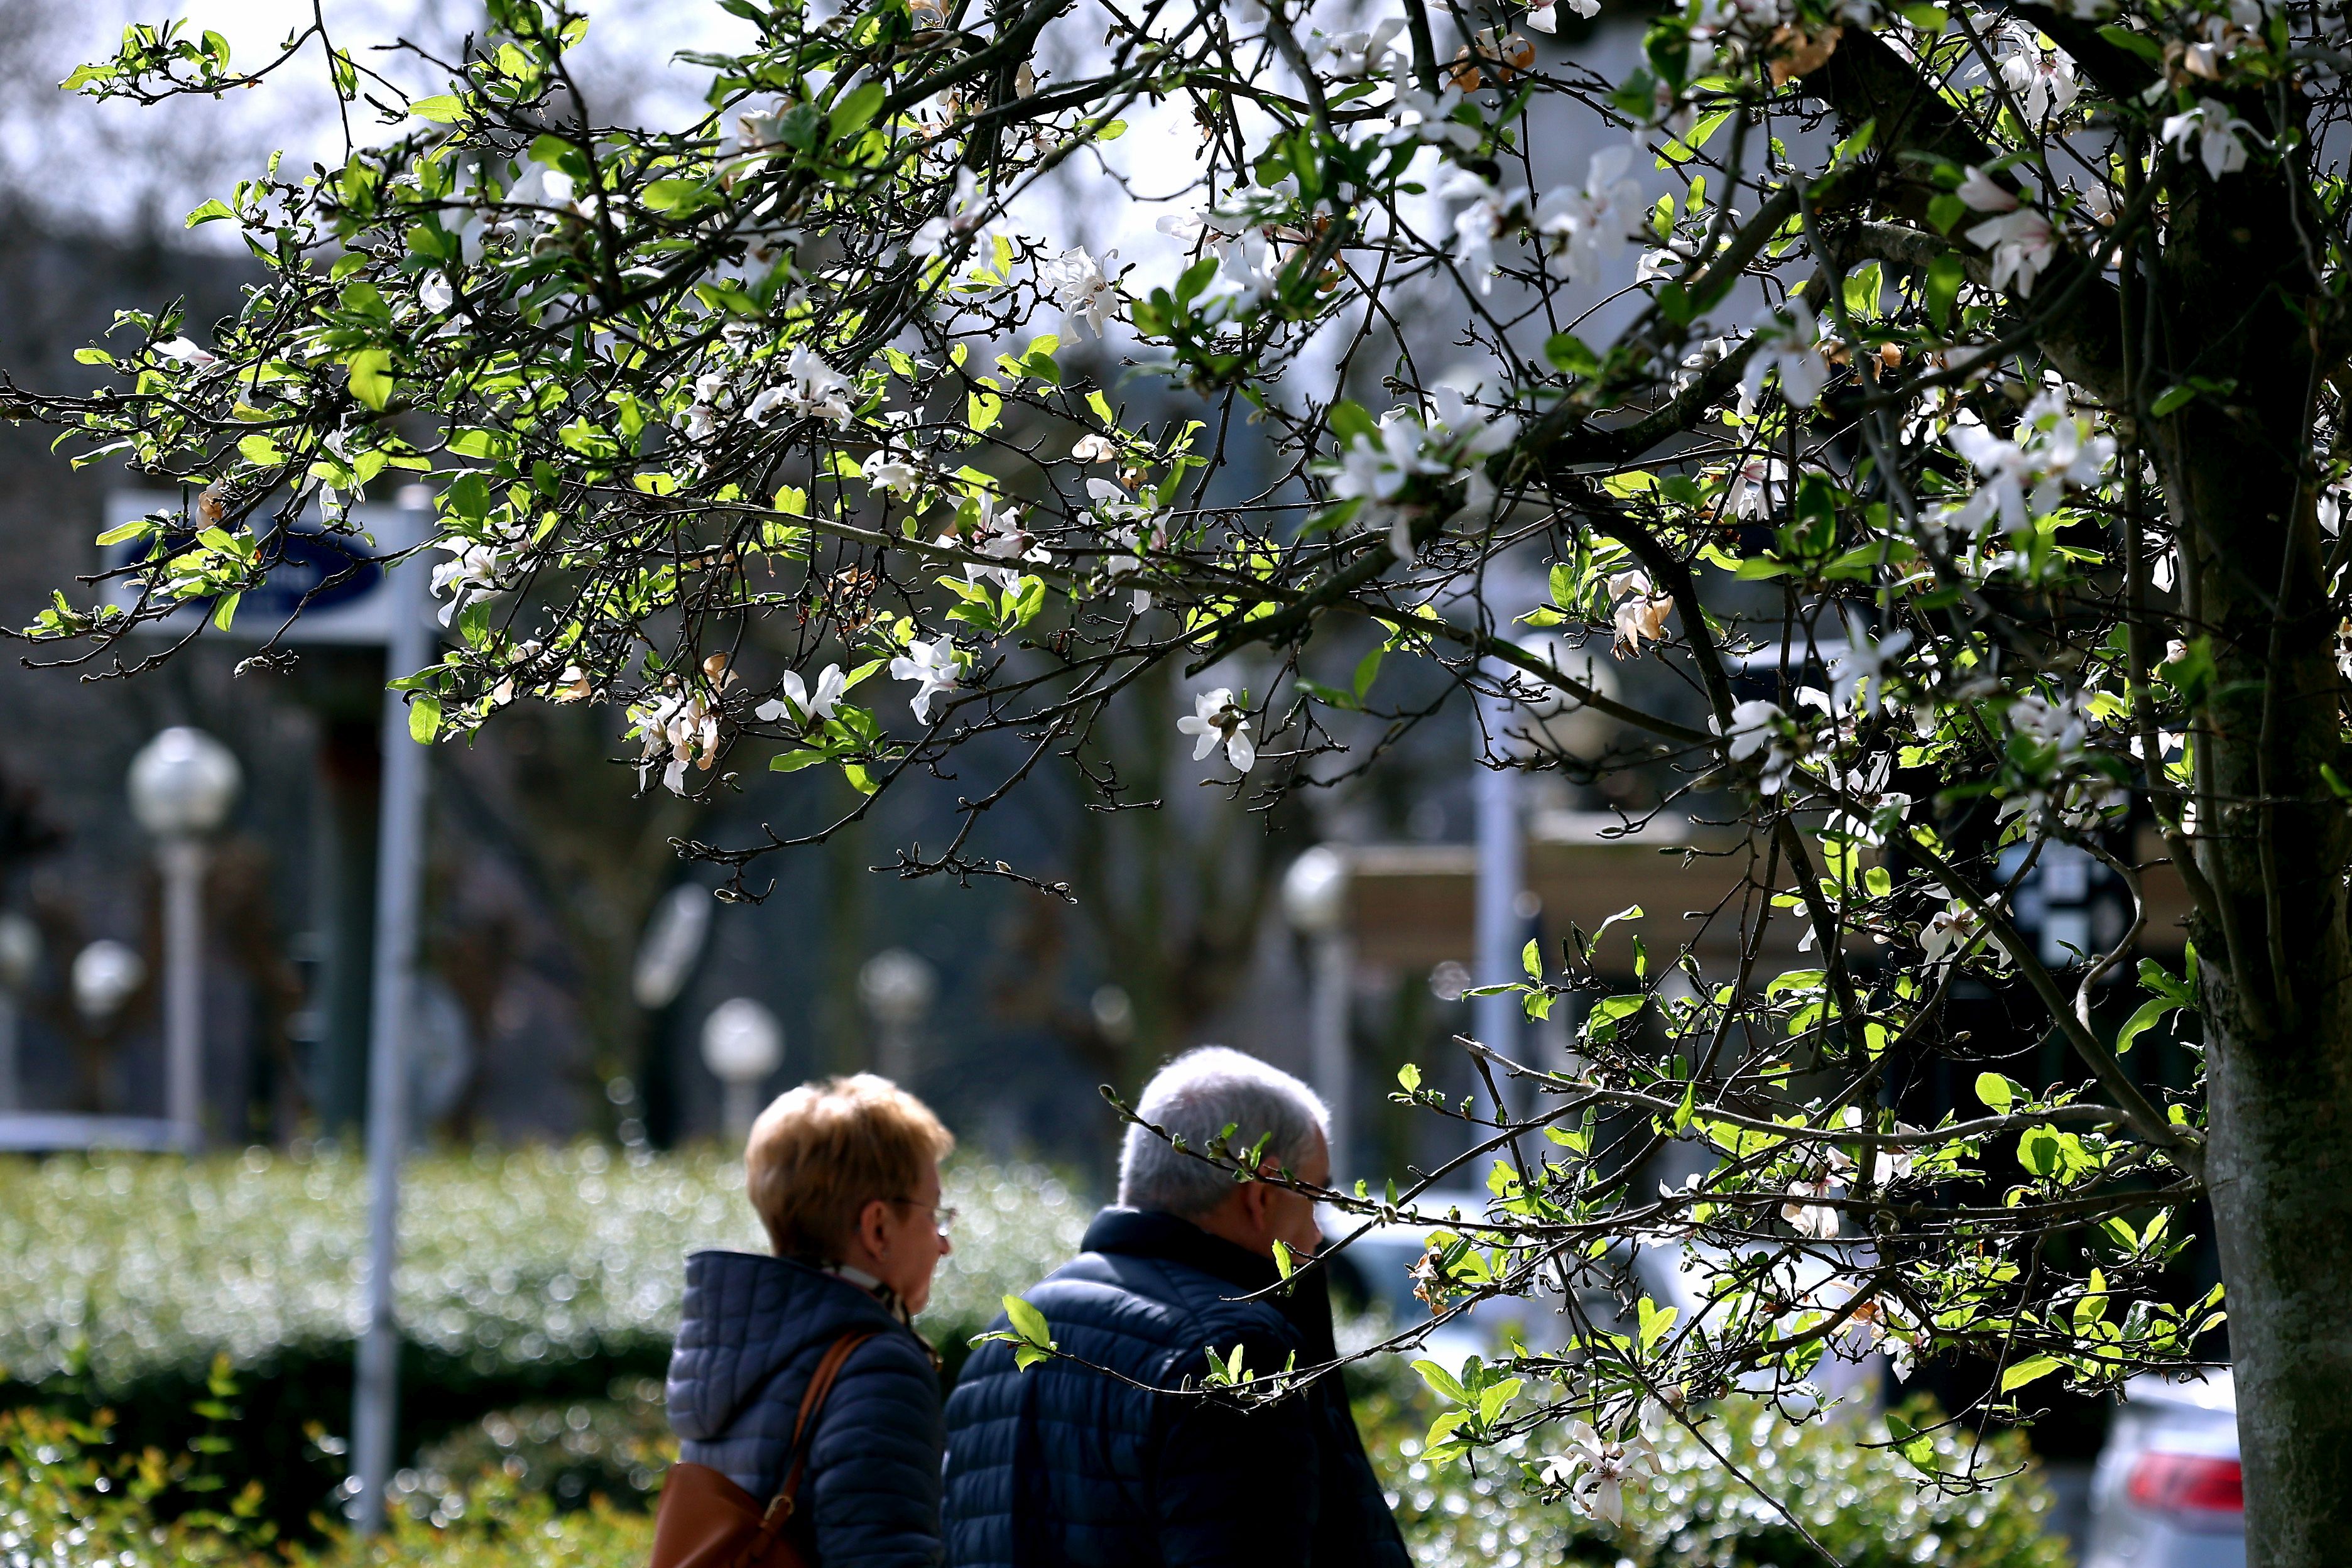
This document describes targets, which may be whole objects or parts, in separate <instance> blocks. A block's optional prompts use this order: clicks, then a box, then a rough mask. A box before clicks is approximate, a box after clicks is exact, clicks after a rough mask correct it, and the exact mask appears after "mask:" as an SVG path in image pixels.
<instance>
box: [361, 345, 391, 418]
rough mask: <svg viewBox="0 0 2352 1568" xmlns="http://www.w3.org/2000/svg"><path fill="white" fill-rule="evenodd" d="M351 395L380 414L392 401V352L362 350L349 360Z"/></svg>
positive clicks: (388, 350) (387, 350) (385, 350)
mask: <svg viewBox="0 0 2352 1568" xmlns="http://www.w3.org/2000/svg"><path fill="white" fill-rule="evenodd" d="M351 379H352V396H353V397H356V398H358V399H359V400H360V401H361V402H362V403H363V404H365V405H367V406H368V407H370V408H373V409H375V410H376V411H377V412H379V413H381V412H382V411H383V406H384V405H385V404H387V403H390V402H391V401H392V385H393V383H392V351H391V350H390V349H362V350H361V351H360V352H359V353H355V354H353V355H352V358H351Z"/></svg>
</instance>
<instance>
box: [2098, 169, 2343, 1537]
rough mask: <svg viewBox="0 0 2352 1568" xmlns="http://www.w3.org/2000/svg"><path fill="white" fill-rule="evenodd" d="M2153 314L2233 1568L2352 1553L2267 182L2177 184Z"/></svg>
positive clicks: (2315, 625)
mask: <svg viewBox="0 0 2352 1568" xmlns="http://www.w3.org/2000/svg"><path fill="white" fill-rule="evenodd" d="M2174 192H2175V199H2174V203H2173V209H2172V226H2171V233H2170V238H2169V242H2168V245H2167V246H2166V250H2165V257H2164V260H2163V262H2162V264H2161V266H2162V273H2163V276H2162V277H2161V279H2159V281H2158V287H2157V289H2156V290H2155V294H2154V297H2155V300H2156V301H2157V303H2158V311H2159V315H2160V316H2161V317H2162V318H2163V319H2162V320H2161V321H2160V322H2159V326H2160V328H2161V332H2160V334H2158V333H2151V334H2150V336H2151V338H2156V339H2158V340H2159V342H2160V345H2161V346H2160V347H2159V348H2158V352H2157V353H2156V355H2155V359H2156V363H2157V368H2158V377H2156V378H2144V387H2143V391H2144V392H2147V391H2150V390H2160V389H2161V388H2162V387H2163V386H2164V385H2166V384H2188V383H2189V380H2190V378H2192V377H2194V378H2198V379H2199V380H2200V381H2201V382H2202V383H2203V384H2205V385H2207V386H2209V387H2212V386H2218V387H2221V388H2223V389H2225V390H2222V391H2219V392H2208V393H2205V394H2202V395H2200V396H2198V397H2197V398H2196V399H2195V400H2194V401H2193V402H2191V403H2190V404H2189V405H2188V406H2187V407H2185V408H2184V409H2182V410H2181V411H2180V412H2179V413H2178V414H2176V415H2174V416H2172V417H2171V418H2169V419H2168V420H2165V421H2163V422H2161V424H2160V425H2159V426H2158V428H2157V429H2156V430H2155V431H2154V432H2153V435H2154V437H2155V446H2156V449H2157V452H2158V457H2159V459H2160V460H2161V461H2162V462H2163V464H2164V466H2165V468H2166V470H2167V472H2166V481H2167V483H2166V489H2167V492H2168V496H2169V498H2170V500H2171V504H2172V506H2173V509H2174V519H2175V521H2176V522H2177V523H2178V524H2179V529H2180V536H2181V545H2182V555H2183V561H2182V573H2181V582H2182V586H2183V589H2184V591H2185V595H2186V602H2185V604H2184V605H2183V609H2184V611H2185V612H2186V613H2185V616H2184V617H2183V618H2184V620H2185V621H2186V622H2187V624H2188V626H2189V627H2190V628H2191V630H2190V635H2191V636H2195V635H2198V633H2200V632H2201V633H2202V634H2203V635H2204V636H2205V637H2207V638H2208V639H2209V640H2210V647H2211V651H2212V657H2213V664H2214V679H2213V684H2212V688H2211V690H2210V695H2209V696H2208V697H2207V698H2206V700H2205V701H2204V702H2203V704H2202V707H2201V724H2200V732H2199V734H2198V738H2197V742H2196V744H2197V752H2198V755H2197V764H2198V765H2197V778H2196V794H2197V800H2198V811H2199V818H2198V821H2197V823H2196V827H2195V831H2196V836H2197V839H2198V845H2199V849H2198V861H2199V866H2200V868H2201V869H2202V871H2203V872H2204V875H2205V879H2207V881H2208V882H2210V885H2211V889H2212V900H2213V908H2212V909H2211V910H2210V911H2208V912H2207V913H2206V914H2204V915H2202V916H2200V919H2199V920H2198V921H2197V922H2196V927H2197V929H2196V935H2197V942H2198V949H2199V952H2200V956H2201V957H2202V958H2203V960H2204V963H2203V974H2204V981H2205V996H2204V1000H2205V1007H2204V1013H2205V1018H2206V1023H2207V1033H2208V1044H2207V1053H2206V1058H2207V1059H2206V1071H2207V1082H2208V1094H2209V1100H2208V1110H2209V1114H2210V1146H2209V1150H2208V1153H2207V1160H2206V1170H2205V1175H2206V1180H2207V1183H2208V1184H2209V1187H2210V1192H2211V1194H2212V1202H2213V1212H2214V1220H2215V1225H2216V1229H2217V1232H2218V1239H2219V1242H2220V1246H2221V1271H2222V1278H2223V1282H2224V1284H2225V1286H2226V1289H2227V1297H2228V1307H2229V1312H2230V1344H2231V1358H2232V1361H2233V1363H2234V1365H2235V1371H2236V1379H2237V1394H2238V1431H2239V1439H2240V1442H2241V1444H2242V1452H2243V1458H2244V1466H2245V1480H2246V1531H2247V1543H2246V1544H2247V1561H2248V1563H2250V1564H2253V1565H2254V1568H2319V1565H2320V1564H2323V1563H2343V1562H2344V1561H2345V1560H2346V1557H2347V1552H2352V941H2347V930H2346V900H2345V886H2344V883H2345V872H2346V868H2347V862H2352V833H2347V813H2346V811H2345V808H2344V805H2343V803H2342V802H2340V801H2339V800H2338V799H2337V798H2336V795H2335V794H2334V792H2333V791H2332V790H2331V789H2330V787H2329V785H2328V783H2327V780H2326V775H2325V774H2324V773H2323V772H2322V768H2323V766H2325V765H2326V764H2329V763H2335V764H2336V766H2337V768H2338V770H2339V774H2338V776H2342V775H2341V773H2340V769H2341V767H2342V763H2343V758H2344V748H2343V746H2342V743H2341V741H2340V739H2339V734H2340V720H2339V718H2338V714H2339V711H2340V707H2341V696H2342V685H2343V682H2342V678H2341V677H2340V675H2339V674H2338V672H2337V669H2336V650H2335V643H2336V625H2337V616H2336V613H2335V611H2334V609H2333V608H2332V606H2331V603H2330V599H2329V595H2328V593H2327V583H2326V554H2327V548H2328V547H2327V542H2326V541H2325V540H2324V539H2323V538H2322V537H2321V534H2320V531H2319V527H2318V521H2317V514H2316V510H2315V500H2316V476H2315V474H2314V473H2313V471H2312V468H2311V463H2312V458H2311V454H2312V451H2313V442H2314V436H2313V431H2314V418H2313V416H2314V405H2315V400H2316V391H2317V383H2318V381H2319V380H2320V378H2321V376H2322V375H2324V374H2326V372H2327V371H2328V370H2330V369H2332V367H2333V363H2334V361H2335V359H2336V355H2335V354H2334V353H2332V352H2331V351H2329V350H2327V349H2326V346H2325V345H2326V342H2327V336H2326V332H2327V328H2328V325H2329V324H2330V316H2331V314H2332V311H2331V308H2330V307H2329V305H2328V303H2327V302H2326V299H2325V297H2324V296H2323V295H2322V294H2321V293H2320V292H2319V291H2318V289H2316V287H2315V283H2314V281H2313V279H2314V273H2313V270H2312V268H2310V266H2309V265H2308V263H2307V261H2306V258H2305V253H2304V250H2303V248H2302V246H2301V243H2300V237H2299V235H2298V233H2297V226H2296V225H2295V224H2294V221H2293V210H2294V205H2295V204H2296V201H2297V199H2298V192H2297V191H2296V189H2295V188H2294V186H2292V185H2291V184H2289V183H2288V182H2286V181H2284V180H2283V179H2282V178H2281V177H2280V175H2279V172H2278V171H2277V170H2275V169H2271V170H2267V171H2249V172H2247V173H2246V174H2245V175H2244V176H2243V177H2240V176H2237V175H2231V176H2225V177H2224V178H2223V179H2221V180H2220V181H2218V182H2217V181H2213V180H2210V179H2208V178H2205V177H2204V176H2203V175H2202V174H2201V172H2199V171H2196V170H2194V169H2193V168H2189V167H2186V166H2182V167H2178V168H2177V169H2176V173H2175V185H2174Z"/></svg>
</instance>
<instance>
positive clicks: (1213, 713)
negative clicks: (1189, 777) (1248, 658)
mask: <svg viewBox="0 0 2352 1568" xmlns="http://www.w3.org/2000/svg"><path fill="white" fill-rule="evenodd" d="M1249 727H1250V726H1249V713H1248V710H1245V709H1244V708H1242V707H1240V706H1238V705H1237V704H1235V702H1234V693H1233V689H1232V688H1231V687H1227V686H1220V687H1218V688H1217V689H1215V690H1213V691H1203V692H1202V693H1201V695H1200V696H1198V697H1196V698H1194V699H1193V700H1192V712H1191V713H1189V714H1187V715H1186V716H1185V717H1183V718H1181V719H1179V720H1177V721H1176V728H1177V730H1178V731H1180V732H1181V733H1183V734H1187V735H1193V736H1197V737H1198V738H1199V739H1198V741H1197V742H1196V743H1195V744H1194V746H1193V747H1192V760H1193V761H1194V762H1196V763H1197V762H1202V761H1203V760H1205V759H1206V758H1207V756H1208V754H1209V753H1210V752H1213V751H1215V750H1216V749H1217V747H1218V745H1219V744H1220V743H1221V742H1222V743H1223V746H1224V748H1225V760H1226V761H1227V762H1230V763H1233V764H1234V772H1236V773H1247V772H1249V771H1250V769H1252V768H1253V767H1255V766H1256V765H1257V742H1255V741H1253V740H1251V739H1250V735H1249Z"/></svg>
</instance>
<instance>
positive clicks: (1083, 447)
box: [1070, 436, 1118, 463]
mask: <svg viewBox="0 0 2352 1568" xmlns="http://www.w3.org/2000/svg"><path fill="white" fill-rule="evenodd" d="M1070 458H1071V459H1072V460H1073V461H1074V462H1080V463H1114V462H1117V461H1118V447H1116V446H1114V445H1113V444H1112V442H1111V439H1110V437H1108V436H1081V437H1078V439H1077V444H1076V446H1074V447H1071V448H1070Z"/></svg>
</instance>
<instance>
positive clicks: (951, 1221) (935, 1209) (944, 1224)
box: [891, 1198, 960, 1236]
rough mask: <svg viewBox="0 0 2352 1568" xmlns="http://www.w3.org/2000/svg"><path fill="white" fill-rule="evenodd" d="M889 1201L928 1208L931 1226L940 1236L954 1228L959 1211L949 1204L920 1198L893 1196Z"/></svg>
mask: <svg viewBox="0 0 2352 1568" xmlns="http://www.w3.org/2000/svg"><path fill="white" fill-rule="evenodd" d="M891 1201H892V1202H894V1203H902V1204H905V1205H907V1206H908V1207H909V1208H919V1209H929V1210H930V1211H931V1227H932V1228H933V1229H935V1230H937V1231H938V1232H939V1233H940V1235H941V1236H946V1235H948V1234H950V1232H952V1231H953V1230H954V1229H955V1222H956V1215H957V1214H958V1213H959V1212H960V1211H959V1210H957V1209H956V1208H954V1207H953V1206H952V1205H947V1204H927V1203H925V1202H924V1201H923V1200H922V1199H920V1198H894V1199H892V1200H891Z"/></svg>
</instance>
